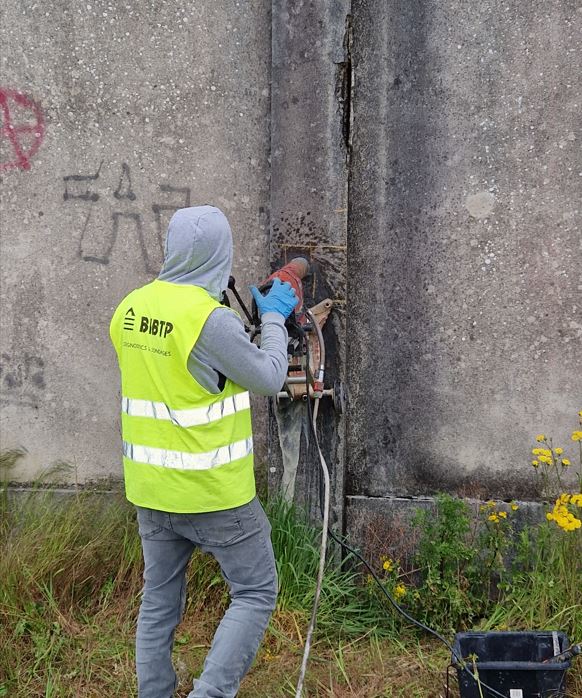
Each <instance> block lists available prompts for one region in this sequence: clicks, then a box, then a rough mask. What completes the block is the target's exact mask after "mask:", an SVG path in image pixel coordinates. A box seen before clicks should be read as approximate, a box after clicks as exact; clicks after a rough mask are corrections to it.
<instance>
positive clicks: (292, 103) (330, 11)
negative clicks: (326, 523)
mask: <svg viewBox="0 0 582 698" xmlns="http://www.w3.org/2000/svg"><path fill="white" fill-rule="evenodd" d="M349 6H350V3H349V2H347V1H343V2H333V3H329V2H304V3H295V2H290V1H289V0H275V2H273V11H272V21H273V33H272V42H273V61H272V93H271V238H270V257H271V264H272V266H273V267H276V266H278V265H280V264H282V263H283V262H285V261H286V260H287V259H289V258H290V257H292V256H293V255H295V254H303V255H305V256H307V257H308V258H309V259H310V261H311V264H312V268H313V274H312V276H311V277H310V278H309V279H308V281H307V283H306V294H307V297H306V302H307V304H308V305H311V304H313V303H314V302H317V301H319V300H321V299H323V298H326V297H329V298H331V299H332V300H333V301H334V306H335V307H334V310H333V312H332V316H331V318H330V320H328V323H327V325H326V327H325V330H324V335H325V339H326V345H327V349H328V366H327V377H326V383H327V384H328V385H333V383H334V381H340V380H343V379H344V361H345V299H346V269H347V266H346V264H347V262H346V237H347V207H348V201H347V183H348V156H349V130H350V74H351V71H350V58H349V34H350V22H349ZM291 412H294V414H290V413H289V412H288V413H287V414H286V418H285V420H283V422H282V424H283V429H284V431H285V434H284V438H287V437H288V441H289V442H290V443H291V445H290V446H287V447H286V448H287V449H289V452H288V454H287V455H288V456H289V460H291V461H292V460H293V458H294V457H298V458H299V462H298V471H297V482H296V493H295V496H296V499H298V500H299V501H301V502H305V503H307V504H308V506H309V507H310V508H311V509H314V508H315V507H316V504H317V495H316V493H317V491H318V490H319V468H320V466H319V460H318V459H317V457H316V454H315V451H314V448H313V444H312V443H311V445H310V446H307V441H310V442H312V439H310V438H309V436H308V437H307V438H305V430H306V424H307V422H306V419H307V417H306V409H305V405H296V406H293V407H292V408H291ZM320 424H321V433H320V438H321V440H322V445H323V448H324V451H325V452H326V454H327V455H328V458H329V464H330V467H331V468H332V471H333V476H332V481H333V505H334V519H335V522H336V523H338V522H339V523H340V525H341V519H342V511H343V477H344V475H343V446H344V432H345V421H344V418H343V417H340V416H339V415H338V414H337V413H336V412H335V411H334V408H333V406H332V405H331V404H330V403H328V402H326V401H323V404H322V415H321V418H320ZM302 427H303V432H304V435H303V437H302V447H301V453H300V454H297V453H293V449H294V448H295V446H296V445H297V443H298V437H299V432H300V431H301V429H302ZM289 432H291V433H289ZM279 440H280V434H279V430H278V428H277V425H276V421H275V418H274V415H273V417H272V420H271V432H270V449H269V455H270V466H271V477H270V484H271V487H272V488H276V487H278V485H279V483H280V481H281V477H282V470H283V463H282V461H281V455H280V448H279ZM286 467H289V463H286ZM317 509H318V507H317Z"/></svg>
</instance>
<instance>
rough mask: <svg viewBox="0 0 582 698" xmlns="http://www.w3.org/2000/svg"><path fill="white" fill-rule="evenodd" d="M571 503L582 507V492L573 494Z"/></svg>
mask: <svg viewBox="0 0 582 698" xmlns="http://www.w3.org/2000/svg"><path fill="white" fill-rule="evenodd" d="M570 504H575V505H576V506H578V507H582V494H573V495H572V497H571V499H570Z"/></svg>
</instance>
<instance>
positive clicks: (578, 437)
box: [572, 431, 582, 441]
mask: <svg viewBox="0 0 582 698" xmlns="http://www.w3.org/2000/svg"><path fill="white" fill-rule="evenodd" d="M572 441H582V431H573V432H572Z"/></svg>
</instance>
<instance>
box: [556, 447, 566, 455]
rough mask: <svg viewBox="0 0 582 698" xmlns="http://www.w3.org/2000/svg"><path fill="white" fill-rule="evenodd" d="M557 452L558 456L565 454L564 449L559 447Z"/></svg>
mask: <svg viewBox="0 0 582 698" xmlns="http://www.w3.org/2000/svg"><path fill="white" fill-rule="evenodd" d="M555 451H556V455H558V456H561V455H562V453H564V449H563V448H560V447H559V446H558V448H556V449H555Z"/></svg>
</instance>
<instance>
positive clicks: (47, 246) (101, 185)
mask: <svg viewBox="0 0 582 698" xmlns="http://www.w3.org/2000/svg"><path fill="white" fill-rule="evenodd" d="M0 31H1V36H0V45H1V72H0V76H1V77H0V108H1V110H2V111H1V112H0V113H1V117H0V118H1V120H2V123H1V124H0V125H1V126H2V134H1V135H2V137H1V138H0V143H1V148H0V177H1V180H2V197H1V204H0V219H1V253H2V277H1V315H2V316H1V320H2V337H1V342H2V346H1V374H0V400H1V405H0V406H1V410H2V445H3V448H11V447H16V446H23V447H24V448H26V449H27V450H28V456H27V458H26V460H25V462H24V466H19V470H18V472H16V473H14V476H15V477H16V478H17V479H19V480H27V479H30V478H32V477H35V476H36V475H37V474H38V472H39V471H40V470H41V469H42V468H44V467H46V466H47V465H51V464H54V463H56V462H59V461H65V462H69V463H71V464H73V465H74V466H76V468H77V473H76V476H75V475H74V474H71V475H69V480H70V479H73V478H74V477H76V478H78V480H79V481H87V480H99V479H102V478H104V477H110V476H112V477H119V476H121V463H120V461H121V458H120V434H119V424H118V411H119V385H118V376H117V368H116V362H115V357H114V353H113V350H112V348H111V347H110V344H109V338H108V324H109V319H110V316H111V313H112V310H113V308H114V307H115V306H116V305H117V303H118V302H119V300H120V299H121V297H122V296H123V295H124V294H125V293H126V292H128V291H129V290H131V289H132V288H134V287H136V286H139V285H142V284H144V283H147V282H148V281H149V280H151V279H152V278H153V277H154V276H155V275H156V273H157V270H158V267H159V264H160V260H161V241H162V238H163V234H164V232H165V228H166V224H167V221H168V219H169V216H170V215H171V213H172V211H173V210H174V209H176V208H178V207H180V206H184V205H187V204H189V203H190V204H192V205H195V204H199V203H213V204H215V205H217V206H219V207H221V208H222V209H223V210H224V211H225V213H226V214H227V215H228V217H229V219H230V221H231V225H232V228H233V233H234V238H235V259H236V261H235V269H234V274H235V276H236V277H237V281H238V284H239V286H242V288H243V289H244V286H245V284H247V283H250V282H251V281H256V280H257V278H259V279H260V278H263V277H264V276H265V275H266V273H267V271H268V246H267V242H268V186H269V183H268V176H269V169H268V157H269V80H270V61H271V44H270V36H271V32H270V3H269V2H265V1H263V0H254V1H253V2H242V1H241V2H199V3H191V2H184V1H181V0H172V1H171V2H165V1H163V0H162V1H156V2H153V1H151V0H139V1H138V2H132V3H113V2H105V1H104V0H83V2H80V1H79V0H73V1H69V0H67V1H65V0H47V1H46V2H42V3H40V2H30V1H28V2H20V1H18V2H17V1H16V0H5V2H3V3H2V5H1V17H0ZM10 125H12V126H14V128H13V129H7V126H10ZM259 432H264V428H262V429H259ZM263 457H264V449H263Z"/></svg>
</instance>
